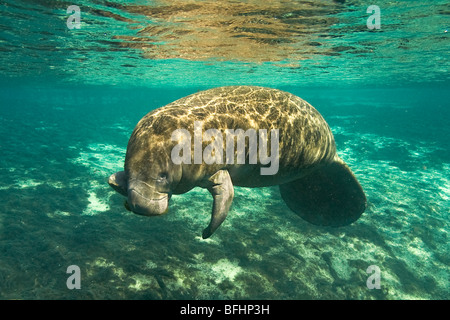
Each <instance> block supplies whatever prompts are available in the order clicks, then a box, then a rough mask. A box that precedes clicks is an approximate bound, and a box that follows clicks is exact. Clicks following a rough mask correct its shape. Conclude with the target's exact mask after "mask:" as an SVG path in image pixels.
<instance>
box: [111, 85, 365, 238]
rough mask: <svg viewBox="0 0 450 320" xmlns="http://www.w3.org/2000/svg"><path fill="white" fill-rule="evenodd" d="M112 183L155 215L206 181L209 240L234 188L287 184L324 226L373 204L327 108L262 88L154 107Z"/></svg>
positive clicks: (306, 213)
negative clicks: (339, 149) (339, 147)
mask: <svg viewBox="0 0 450 320" xmlns="http://www.w3.org/2000/svg"><path fill="white" fill-rule="evenodd" d="M261 150H263V151H261ZM269 155H270V156H269ZM263 170H266V171H263ZM108 183H109V184H110V186H111V187H112V188H114V189H115V190H116V191H117V192H119V193H120V194H122V195H124V196H125V197H127V199H126V201H125V207H126V208H127V209H128V210H130V211H132V212H134V213H137V214H140V215H146V216H158V215H162V214H164V213H166V212H167V211H168V207H169V200H170V198H171V196H172V195H173V194H184V193H186V192H188V191H189V190H191V189H193V188H195V187H201V188H206V189H207V190H208V191H209V192H210V193H211V195H212V197H213V205H212V213H211V221H210V223H209V225H208V226H207V227H206V229H204V230H203V234H202V237H203V238H204V239H206V238H208V237H210V236H211V235H212V234H213V233H214V231H215V230H216V229H217V228H218V227H219V226H220V225H221V223H222V222H223V221H224V219H225V218H226V216H227V213H228V211H229V210H230V206H231V204H232V201H233V196H234V190H233V186H240V187H248V188H256V187H267V186H275V185H279V189H280V194H281V197H282V199H283V200H284V201H285V203H286V204H287V206H288V207H289V208H290V209H291V210H292V211H293V212H294V213H295V214H297V215H299V216H300V217H301V218H303V219H304V220H306V221H308V222H310V223H312V224H314V225H319V226H331V227H339V226H345V225H348V224H351V223H352V222H354V221H356V220H357V219H358V218H359V217H360V216H361V214H362V213H363V212H364V211H365V209H366V206H367V200H366V196H365V194H364V191H363V189H362V187H361V185H360V184H359V182H358V180H357V179H356V177H355V176H354V174H353V173H352V171H351V170H350V168H349V167H348V166H347V165H346V164H345V162H344V161H343V160H342V159H341V158H340V157H339V156H338V154H337V153H336V144H335V140H334V137H333V134H332V132H331V130H330V127H329V126H328V124H327V123H326V121H325V120H324V118H323V117H322V116H321V115H320V113H319V112H318V111H317V110H316V109H315V108H314V107H312V106H311V105H310V104H309V103H308V102H306V101H304V100H303V99H301V98H299V97H297V96H295V95H293V94H291V93H288V92H285V91H281V90H277V89H272V88H265V87H256V86H227V87H219V88H213V89H209V90H205V91H200V92H197V93H195V94H192V95H189V96H187V97H184V98H181V99H179V100H176V101H174V102H172V103H170V104H168V105H166V106H164V107H161V108H158V109H155V110H153V111H151V112H149V113H148V114H147V115H146V116H144V117H143V118H142V119H141V120H140V121H139V122H138V124H137V125H136V127H135V129H134V131H133V133H132V134H131V137H130V139H129V142H128V146H127V152H126V157H125V165H124V171H119V172H116V173H114V174H112V175H111V176H110V177H109V181H108Z"/></svg>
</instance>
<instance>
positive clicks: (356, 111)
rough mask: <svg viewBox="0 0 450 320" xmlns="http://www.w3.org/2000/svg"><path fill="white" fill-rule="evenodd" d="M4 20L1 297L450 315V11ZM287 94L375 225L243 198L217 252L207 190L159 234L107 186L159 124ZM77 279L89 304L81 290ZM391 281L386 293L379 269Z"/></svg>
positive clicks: (59, 9)
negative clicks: (147, 128) (362, 304)
mask: <svg viewBox="0 0 450 320" xmlns="http://www.w3.org/2000/svg"><path fill="white" fill-rule="evenodd" d="M266 2H267V1H250V0H248V1H242V2H234V1H92V0H91V1H78V2H77V3H76V4H77V5H78V6H79V7H80V10H81V21H80V22H81V25H80V29H72V30H70V29H68V27H67V25H66V20H67V19H68V17H69V15H70V14H68V13H66V9H67V7H68V6H69V5H72V4H75V3H71V2H66V1H31V0H27V1H24V0H22V1H3V2H2V3H1V4H0V8H1V15H0V69H1V75H0V84H1V85H0V101H1V102H0V136H1V137H2V139H1V144H0V154H1V156H0V203H1V207H0V208H1V210H0V298H1V299H448V298H449V297H450V296H449V292H450V290H449V269H450V268H449V265H450V259H449V255H448V252H449V249H450V248H449V244H448V233H449V212H450V210H449V209H450V202H449V200H450V179H449V173H448V172H449V170H450V142H449V137H450V126H449V124H450V112H449V108H450V105H449V101H450V91H449V89H448V86H449V83H450V81H449V80H450V79H449V62H448V57H449V51H450V50H449V49H450V46H449V39H448V36H449V33H448V32H447V29H448V28H449V27H450V23H449V22H450V21H449V18H448V17H449V13H450V11H449V9H448V3H447V2H446V1H433V2H432V5H430V4H429V3H431V2H420V1H396V2H391V1H384V0H383V1H377V3H374V4H376V5H378V6H379V7H380V9H381V29H379V30H376V29H375V30H369V29H368V28H367V25H366V20H367V19H368V17H369V16H370V13H367V12H366V9H367V7H368V6H369V5H370V4H372V3H367V2H363V1H325V0H322V1H315V2H313V3H311V2H306V1H271V2H270V3H266ZM235 84H250V85H262V86H269V87H275V88H279V89H282V90H286V91H289V92H291V93H293V94H296V95H298V96H300V97H302V98H303V99H305V100H307V101H308V102H310V103H311V104H312V105H313V106H315V108H316V109H317V110H318V111H319V112H320V113H321V114H322V115H323V116H324V118H325V119H326V120H327V122H328V123H329V125H330V127H331V129H332V131H333V133H334V135H335V139H336V143H337V148H338V153H339V155H340V156H341V157H342V158H343V159H344V160H345V161H346V162H347V163H348V164H349V166H350V167H351V168H352V170H353V172H354V173H355V175H356V176H357V177H358V180H359V181H360V183H361V185H362V186H363V188H364V190H365V192H366V195H367V199H368V208H367V210H366V212H365V213H364V214H363V215H362V217H361V218H360V219H359V220H358V221H357V222H355V223H353V224H352V225H350V226H346V227H342V228H325V227H317V226H314V225H311V224H309V223H307V222H305V221H303V220H301V219H300V218H299V217H298V216H296V215H295V214H294V213H293V212H291V211H290V210H289V209H288V208H287V206H286V205H285V204H284V202H283V201H282V199H281V197H280V194H279V190H278V187H275V186H274V187H269V188H259V189H247V188H239V187H236V188H235V198H234V201H233V205H232V207H231V211H230V213H229V215H228V218H227V219H226V221H225V222H224V223H223V225H222V226H221V227H220V228H219V229H218V230H217V231H216V232H215V234H214V235H213V236H212V237H211V238H210V239H207V240H203V239H201V232H202V230H203V228H204V227H205V226H206V225H207V224H208V222H209V219H210V208H211V205H212V198H211V196H210V194H209V193H208V191H206V190H204V189H200V188H196V189H194V190H192V191H190V192H189V193H187V194H184V195H175V196H173V197H172V199H171V203H170V211H169V213H168V214H167V215H165V216H163V217H158V218H149V217H142V216H138V215H134V214H132V213H130V212H128V211H126V210H125V209H124V206H123V200H124V198H123V197H122V196H121V195H119V194H117V193H116V192H114V190H112V189H111V188H110V187H109V186H108V184H107V179H108V176H109V175H110V174H111V173H113V172H116V171H119V170H122V168H123V161H124V156H125V151H126V145H127V142H128V138H129V136H130V134H131V132H132V130H133V128H134V126H135V125H136V123H137V122H138V121H139V120H140V119H141V118H142V117H143V116H144V115H145V114H146V113H147V112H149V111H150V110H153V109H155V108H158V107H161V106H163V105H165V104H167V103H169V102H172V101H174V100H176V99H178V98H181V97H183V96H186V95H188V94H191V93H195V92H197V91H199V90H202V89H207V88H212V87H217V86H222V85H235ZM71 265H77V266H79V268H80V274H81V280H80V283H81V289H79V290H77V289H73V290H70V289H68V287H67V285H66V281H67V279H68V277H69V276H70V274H68V273H66V270H67V268H68V267H69V266H71ZM371 265H376V266H378V267H379V269H380V276H381V279H380V289H369V288H368V287H367V285H366V281H367V279H368V278H369V276H370V275H371V274H370V273H367V272H366V270H367V268H368V267H369V266H371Z"/></svg>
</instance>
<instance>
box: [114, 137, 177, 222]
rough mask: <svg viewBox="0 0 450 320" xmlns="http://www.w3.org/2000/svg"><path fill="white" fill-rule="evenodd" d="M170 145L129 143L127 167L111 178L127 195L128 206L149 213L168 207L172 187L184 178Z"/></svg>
mask: <svg viewBox="0 0 450 320" xmlns="http://www.w3.org/2000/svg"><path fill="white" fill-rule="evenodd" d="M155 140H156V139H155ZM155 140H154V141H153V142H155ZM137 147H139V148H137ZM166 149H167V148H165V147H164V146H163V145H162V144H159V143H150V142H149V143H144V144H142V143H129V145H128V148H127V155H126V158H125V171H119V172H116V173H114V174H112V175H111V176H110V177H109V180H108V183H109V185H110V186H111V187H112V188H113V189H115V190H116V191H117V192H119V193H120V194H122V195H124V196H126V197H127V201H126V202H125V207H126V208H127V209H128V210H130V211H132V212H134V213H137V214H140V215H145V216H156V215H161V214H164V213H166V212H167V211H168V208H169V199H170V197H171V196H172V191H173V189H174V188H175V186H176V184H177V183H178V182H179V181H180V179H181V166H179V165H175V164H173V162H172V161H171V159H170V149H169V150H166Z"/></svg>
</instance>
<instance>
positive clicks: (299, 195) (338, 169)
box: [280, 156, 367, 227]
mask: <svg viewBox="0 0 450 320" xmlns="http://www.w3.org/2000/svg"><path fill="white" fill-rule="evenodd" d="M280 192H281V197H282V198H283V200H284V201H285V202H286V204H287V205H288V207H289V208H290V209H291V210H292V211H294V212H295V213H296V214H297V215H299V216H300V217H302V218H303V219H305V220H306V221H308V222H310V223H312V224H315V225H320V226H332V227H340V226H345V225H348V224H350V223H352V222H354V221H356V220H357V219H358V218H359V217H360V216H361V214H362V213H363V212H364V210H365V209H366V206H367V200H366V196H365V195H364V191H363V189H362V187H361V185H360V184H359V182H358V180H357V179H356V177H355V176H354V175H353V173H352V171H351V170H350V168H349V167H348V166H347V165H346V164H345V163H344V161H342V160H341V159H340V158H339V157H337V156H336V157H335V161H334V162H332V163H331V164H329V165H327V166H323V167H320V168H318V169H317V170H315V171H313V172H311V173H310V174H308V175H306V176H304V177H302V178H300V179H298V180H294V181H292V182H289V183H286V184H282V185H280Z"/></svg>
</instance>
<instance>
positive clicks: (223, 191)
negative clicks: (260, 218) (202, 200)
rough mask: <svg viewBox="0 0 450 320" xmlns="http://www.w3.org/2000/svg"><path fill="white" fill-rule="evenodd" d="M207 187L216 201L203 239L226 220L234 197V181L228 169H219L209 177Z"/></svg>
mask: <svg viewBox="0 0 450 320" xmlns="http://www.w3.org/2000/svg"><path fill="white" fill-rule="evenodd" d="M206 187H207V189H208V191H209V192H210V193H211V195H212V196H213V198H214V202H213V208H212V213H211V222H210V223H209V225H208V227H206V229H205V230H203V234H202V238H203V239H207V238H209V237H210V236H211V235H212V234H213V233H214V231H216V229H217V228H218V227H219V226H220V225H221V224H222V222H223V221H224V220H225V218H226V217H227V214H228V211H229V210H230V206H231V203H232V202H233V197H234V188H233V183H232V182H231V177H230V174H229V173H228V171H227V170H219V171H217V172H216V173H215V174H214V175H212V176H211V177H210V178H209V179H208V182H207V185H206Z"/></svg>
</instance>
